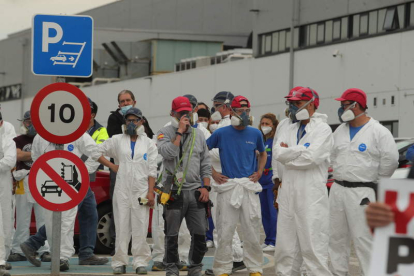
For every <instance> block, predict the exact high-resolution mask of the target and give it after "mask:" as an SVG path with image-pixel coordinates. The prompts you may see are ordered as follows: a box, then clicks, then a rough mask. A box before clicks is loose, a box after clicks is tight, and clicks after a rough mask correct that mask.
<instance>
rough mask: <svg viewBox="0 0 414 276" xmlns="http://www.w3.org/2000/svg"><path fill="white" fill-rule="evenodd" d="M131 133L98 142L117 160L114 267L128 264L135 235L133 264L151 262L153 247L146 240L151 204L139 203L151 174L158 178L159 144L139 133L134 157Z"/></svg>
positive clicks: (106, 153)
mask: <svg viewBox="0 0 414 276" xmlns="http://www.w3.org/2000/svg"><path fill="white" fill-rule="evenodd" d="M130 137H131V136H129V135H127V134H118V135H114V136H112V137H111V138H109V139H108V140H106V141H105V142H103V143H102V144H100V145H99V148H98V149H99V150H98V151H99V153H100V154H102V155H104V156H109V157H111V158H114V159H116V160H118V162H119V163H118V164H119V169H118V173H117V174H116V183H117V184H116V186H115V190H114V196H113V202H112V206H113V210H114V217H115V229H116V242H115V255H114V256H113V258H112V268H116V267H119V266H123V265H128V263H129V256H128V246H129V241H130V239H131V235H132V255H133V261H132V264H133V268H134V269H137V268H138V267H141V266H144V267H146V266H147V265H148V262H149V261H150V260H151V249H150V247H149V245H148V243H147V241H146V238H147V234H148V223H149V207H148V206H146V205H140V204H139V201H138V198H146V197H147V194H148V177H153V178H155V179H156V178H157V155H158V151H157V147H156V145H155V143H154V141H152V140H151V139H149V138H148V137H147V136H146V135H139V136H138V138H137V141H136V143H135V148H134V157H133V158H132V156H131V155H132V151H131V138H130Z"/></svg>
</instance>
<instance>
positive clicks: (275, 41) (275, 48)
mask: <svg viewBox="0 0 414 276" xmlns="http://www.w3.org/2000/svg"><path fill="white" fill-rule="evenodd" d="M277 52H279V32H274V33H273V34H272V53H277Z"/></svg>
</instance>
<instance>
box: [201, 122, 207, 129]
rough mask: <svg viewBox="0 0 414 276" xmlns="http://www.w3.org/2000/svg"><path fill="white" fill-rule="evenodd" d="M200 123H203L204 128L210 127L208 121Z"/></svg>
mask: <svg viewBox="0 0 414 276" xmlns="http://www.w3.org/2000/svg"><path fill="white" fill-rule="evenodd" d="M199 124H200V125H202V126H203V127H204V128H207V127H208V123H207V122H200V123H199Z"/></svg>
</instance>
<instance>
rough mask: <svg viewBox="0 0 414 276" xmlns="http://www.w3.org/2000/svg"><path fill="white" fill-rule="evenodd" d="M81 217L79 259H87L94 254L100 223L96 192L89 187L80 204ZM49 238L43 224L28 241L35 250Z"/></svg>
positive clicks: (79, 213) (79, 216)
mask: <svg viewBox="0 0 414 276" xmlns="http://www.w3.org/2000/svg"><path fill="white" fill-rule="evenodd" d="M78 219H79V245H80V248H79V260H86V259H88V258H90V257H91V256H92V255H93V251H94V250H95V244H96V236H97V234H96V227H97V225H98V210H97V209H96V200H95V194H94V193H93V192H92V190H91V188H89V190H88V193H87V194H86V196H85V198H84V199H83V200H82V202H81V203H79V205H78ZM46 240H47V236H46V227H45V226H44V225H43V226H42V227H40V228H39V230H37V233H36V234H35V235H33V236H30V238H29V239H28V240H27V241H26V244H27V245H29V246H30V247H31V248H33V249H34V250H36V251H37V250H39V248H40V247H42V246H43V245H45V241H46Z"/></svg>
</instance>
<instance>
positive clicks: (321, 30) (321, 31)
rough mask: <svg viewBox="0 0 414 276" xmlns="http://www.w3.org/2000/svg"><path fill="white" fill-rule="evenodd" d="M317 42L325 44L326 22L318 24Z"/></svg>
mask: <svg viewBox="0 0 414 276" xmlns="http://www.w3.org/2000/svg"><path fill="white" fill-rule="evenodd" d="M316 37H317V39H316V43H318V44H323V43H324V42H325V23H320V24H318V34H317V36H316Z"/></svg>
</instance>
